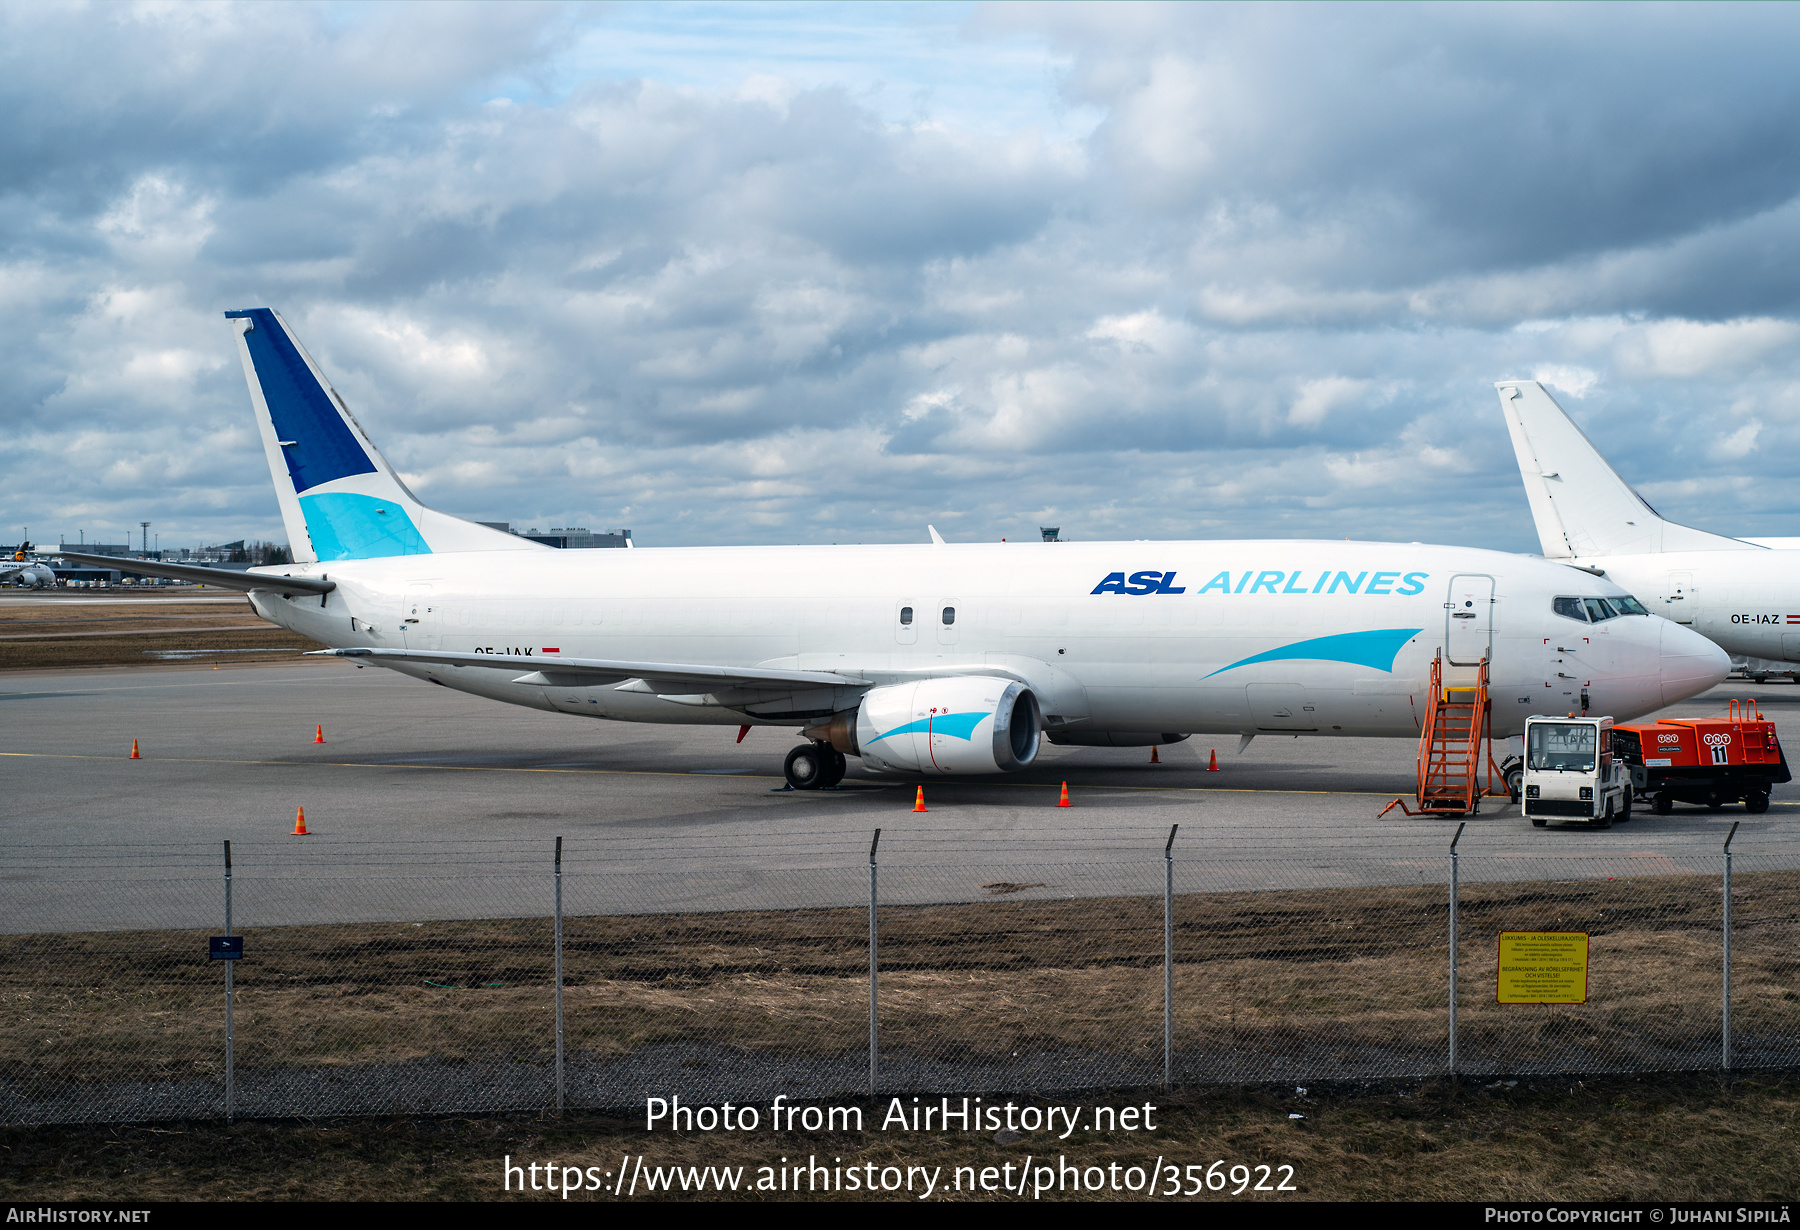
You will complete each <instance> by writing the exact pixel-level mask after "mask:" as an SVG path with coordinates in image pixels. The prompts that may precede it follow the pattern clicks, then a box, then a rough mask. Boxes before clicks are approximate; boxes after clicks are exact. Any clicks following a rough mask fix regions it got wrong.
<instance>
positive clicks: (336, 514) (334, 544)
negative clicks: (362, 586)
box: [300, 491, 431, 560]
mask: <svg viewBox="0 0 1800 1230" xmlns="http://www.w3.org/2000/svg"><path fill="white" fill-rule="evenodd" d="M300 514H301V515H302V516H303V517H305V518H306V533H307V535H308V536H309V537H310V538H311V539H312V545H313V553H314V554H315V555H317V556H318V557H319V558H320V559H322V560H334V559H379V558H380V557H382V556H386V555H430V554H431V548H430V547H429V546H427V545H426V543H425V539H424V538H423V537H422V536H421V535H420V534H419V530H418V527H417V526H415V525H414V524H413V523H412V518H411V517H409V516H407V515H406V510H405V509H403V508H401V507H400V506H399V505H398V504H396V503H395V502H394V501H393V500H378V499H376V498H375V497H374V496H370V495H356V494H353V493H351V492H343V491H340V492H326V493H324V494H321V495H303V496H301V497H300Z"/></svg>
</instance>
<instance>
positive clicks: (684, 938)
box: [0, 873, 1800, 1083]
mask: <svg viewBox="0 0 1800 1230" xmlns="http://www.w3.org/2000/svg"><path fill="white" fill-rule="evenodd" d="M1442 896H1443V894H1442V890H1441V889H1432V888H1394V889H1373V890H1371V889H1334V890H1322V891H1309V892H1287V893H1257V894H1219V895H1208V896H1191V897H1180V898H1178V899H1177V918H1176V923H1177V928H1176V936H1177V949H1176V955H1177V970H1176V1004H1177V1018H1176V1029H1177V1034H1176V1045H1177V1049H1178V1050H1179V1051H1182V1052H1186V1053H1199V1054H1203V1055H1224V1054H1238V1055H1241V1056H1252V1057H1254V1056H1262V1057H1271V1056H1281V1055H1286V1056H1302V1055H1304V1056H1308V1057H1309V1061H1310V1062H1313V1063H1314V1064H1315V1068H1316V1070H1317V1067H1316V1065H1317V1064H1318V1062H1319V1057H1320V1056H1332V1057H1334V1060H1335V1062H1337V1063H1339V1064H1340V1065H1350V1066H1349V1067H1346V1068H1342V1069H1341V1070H1344V1071H1356V1072H1375V1071H1380V1070H1382V1067H1383V1065H1382V1063H1381V1062H1380V1060H1381V1057H1382V1056H1394V1055H1402V1056H1415V1057H1416V1056H1418V1055H1437V1054H1441V1052H1442V1047H1443V1045H1444V1039H1445V1024H1444V1021H1445V1008H1446V1003H1447V988H1446V979H1445V970H1446V957H1447V946H1446V942H1445V922H1446V919H1445V907H1444V902H1443V900H1442ZM1737 902H1738V907H1737V908H1738V915H1737V917H1738V920H1739V924H1738V930H1737V939H1736V956H1735V968H1736V978H1735V984H1736V985H1735V995H1734V1019H1735V1022H1736V1029H1737V1032H1738V1034H1739V1036H1740V1037H1741V1038H1744V1039H1747V1040H1753V1039H1757V1038H1761V1039H1765V1040H1766V1039H1775V1040H1777V1041H1779V1040H1782V1039H1785V1040H1786V1042H1785V1045H1787V1046H1788V1047H1789V1049H1790V1051H1791V1052H1792V1053H1793V1054H1795V1055H1800V992H1797V987H1800V978H1797V977H1796V975H1797V973H1800V958H1797V957H1796V945H1795V940H1796V939H1797V938H1800V922H1797V920H1800V873H1761V874H1758V875H1754V876H1740V877H1739V879H1738V897H1737ZM1463 903H1464V904H1463V910H1462V934H1463V937H1464V945H1463V957H1462V967H1461V976H1462V988H1463V991H1462V995H1461V996H1460V997H1459V998H1460V1003H1461V1011H1462V1017H1461V1020H1462V1028H1461V1037H1462V1047H1463V1053H1464V1055H1465V1056H1467V1057H1469V1058H1470V1059H1471V1061H1473V1062H1475V1063H1477V1064H1479V1063H1481V1062H1482V1061H1483V1060H1484V1058H1485V1060H1486V1061H1487V1062H1489V1063H1493V1064H1498V1065H1499V1066H1500V1067H1501V1068H1503V1069H1509V1070H1530V1069H1532V1068H1534V1067H1535V1068H1540V1069H1541V1068H1544V1067H1549V1068H1557V1067H1574V1068H1577V1069H1581V1068H1589V1067H1592V1066H1594V1065H1593V1063H1592V1062H1591V1061H1590V1062H1586V1063H1583V1062H1580V1061H1579V1053H1587V1054H1591V1055H1593V1056H1597V1057H1599V1058H1600V1059H1601V1060H1605V1059H1606V1058H1607V1057H1608V1056H1612V1057H1613V1058H1614V1059H1615V1060H1616V1061H1625V1062H1627V1063H1628V1064H1630V1065H1636V1066H1644V1067H1659V1066H1660V1067H1701V1066H1705V1065H1706V1064H1709V1063H1711V1062H1713V1059H1714V1056H1715V1055H1716V1046H1717V1043H1716V1040H1715V1039H1716V1029H1717V1020H1718V1016H1717V1013H1718V1003H1719V999H1718V994H1719V961H1718V956H1719V936H1718V930H1717V928H1718V918H1717V915H1718V897H1717V892H1716V885H1712V884H1711V883H1710V882H1709V881H1705V880H1702V879H1701V878H1699V877H1649V878H1640V879H1633V880H1620V881H1616V882H1579V883H1571V884H1553V885H1544V884H1539V883H1533V884H1520V885H1484V886H1475V887H1468V888H1465V890H1464V895H1463ZM881 926H882V936H881V943H882V970H883V974H882V981H881V1002H882V1031H883V1046H884V1049H892V1050H893V1051H895V1052H905V1053H909V1054H913V1055H918V1056H924V1057H931V1058H949V1059H956V1060H964V1061H971V1062H979V1061H983V1060H987V1059H993V1058H999V1057H1004V1056H1008V1055H1011V1054H1014V1053H1024V1052H1028V1051H1030V1052H1045V1051H1063V1052H1077V1053H1088V1054H1110V1055H1115V1056H1125V1057H1132V1056H1135V1057H1140V1058H1150V1057H1155V1058H1157V1059H1160V1053H1161V1010H1162V969H1161V961H1162V926H1161V909H1160V902H1157V901H1155V900H1149V901H1146V900H1143V899H1133V898H1123V899H1121V898H1101V899H1090V900H1076V901H1020V900H997V901H982V902H978V903H974V904H967V905H947V906H932V907H894V908H884V909H883V910H882V914H881ZM1514 926H1530V927H1532V928H1534V929H1579V930H1588V931H1590V932H1591V933H1592V934H1593V937H1594V938H1593V941H1592V945H1593V958H1592V963H1593V973H1592V977H1591V992H1590V993H1591V999H1590V1002H1589V1003H1588V1004H1585V1005H1576V1006H1569V1007H1558V1008H1554V1009H1545V1008H1541V1007H1500V1006H1498V1005H1496V1004H1495V1003H1494V1002H1493V979H1494V972H1493V965H1494V961H1493V955H1494V936H1495V933H1496V932H1497V931H1498V930H1500V929H1503V928H1509V927H1514ZM565 936H566V940H565V964H564V969H565V985H566V988H567V989H566V992H565V998H566V1030H567V1039H568V1045H569V1047H570V1049H571V1051H572V1052H573V1053H575V1054H578V1055H587V1056H591V1057H607V1056H618V1055H624V1054H629V1053H633V1052H636V1051H640V1050H642V1049H645V1048H647V1047H651V1046H657V1045H666V1044H691V1045H696V1046H706V1045H713V1046H728V1047H731V1048H733V1049H736V1050H740V1051H750V1052H759V1051H760V1052H767V1053H771V1054H788V1055H795V1054H799V1055H841V1054H846V1053H849V1052H853V1051H856V1050H859V1049H860V1048H861V1047H863V1045H864V1044H865V1038H866V1028H867V1024H866V1021H867V1018H866V1010H867V981H866V979H867V969H868V964H867V962H868V954H867V950H866V938H867V918H866V915H865V914H864V913H863V912H862V911H860V910H856V909H836V910H794V911H780V912H742V913H723V914H689V915H659V916H640V917H594V918H585V917H584V918H574V919H569V920H568V921H567V923H566V926H565ZM246 951H247V953H248V958H247V959H246V960H245V961H243V962H242V963H241V964H240V965H239V967H238V969H237V987H238V998H237V1004H236V1018H237V1048H238V1051H237V1053H238V1060H239V1063H240V1064H241V1065H243V1066H244V1067H246V1068H256V1067H295V1066H298V1067H314V1068H329V1067H345V1066H355V1065H365V1064H373V1063H388V1062H395V1061H405V1060H415V1059H424V1058H428V1057H436V1058H440V1059H447V1060H458V1059H477V1058H480V1059H495V1058H521V1059H523V1058H535V1057H541V1056H543V1055H546V1054H548V1053H550V1052H551V1050H552V1049H553V1047H554V1033H553V1016H552V997H551V985H552V956H551V923H550V921H549V920H547V919H511V920H493V921H478V922H434V923H430V924H425V925H417V924H404V923H383V924H368V925H356V926H322V927H284V928H270V929H261V930H251V931H248V932H247V933H246ZM204 953H205V937H204V936H203V935H201V934H199V933H179V932H137V933H128V932H120V933H103V934H74V935H33V936H7V937H0V1056H3V1057H4V1058H3V1059H0V1075H4V1076H5V1077H6V1078H8V1079H12V1080H23V1081H31V1082H48V1083H55V1082H63V1081H77V1082H87V1081H104V1080H114V1079H122V1078H132V1077H135V1078H143V1077H151V1078H166V1077H170V1076H174V1075H178V1074H182V1073H195V1072H213V1071H216V1070H217V1068H218V1052H219V1038H220V1036H221V1033H222V1025H223V1022H222V1016H223V997H222V995H221V994H220V991H221V987H222V977H223V975H222V971H221V968H220V966H218V965H217V964H213V963H210V962H208V961H207V960H205V957H204ZM1571 1048H1573V1049H1571ZM1571 1055H1575V1056H1577V1057H1576V1058H1573V1059H1570V1058H1567V1057H1568V1056H1571ZM1690 1058H1691V1062H1690V1061H1689V1060H1690ZM1246 1062H1249V1061H1246ZM1762 1062H1765V1063H1766V1062H1769V1060H1768V1059H1767V1058H1766V1057H1765V1058H1764V1059H1763V1060H1762ZM1785 1062H1791V1060H1787V1061H1785ZM1412 1066H1416V1060H1415V1061H1414V1063H1413V1065H1412ZM1324 1067H1325V1070H1339V1069H1333V1068H1331V1066H1330V1065H1325V1066H1324ZM1258 1070H1260V1069H1257V1068H1256V1067H1255V1066H1254V1065H1252V1066H1250V1067H1247V1068H1242V1069H1232V1068H1231V1067H1230V1066H1229V1065H1226V1066H1225V1067H1223V1068H1220V1069H1219V1076H1220V1077H1221V1078H1230V1077H1231V1076H1232V1074H1233V1072H1234V1071H1237V1072H1239V1073H1245V1072H1254V1071H1258ZM1388 1070H1395V1069H1393V1068H1392V1067H1391V1065H1390V1066H1389V1067H1388ZM1399 1070H1406V1069H1404V1068H1402V1069H1399Z"/></svg>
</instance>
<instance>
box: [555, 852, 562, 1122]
mask: <svg viewBox="0 0 1800 1230" xmlns="http://www.w3.org/2000/svg"><path fill="white" fill-rule="evenodd" d="M562 922H563V919H562V838H560V837H558V838H557V839H556V1113H557V1114H559V1115H560V1114H562V1112H563V994H562V991H563V926H562Z"/></svg>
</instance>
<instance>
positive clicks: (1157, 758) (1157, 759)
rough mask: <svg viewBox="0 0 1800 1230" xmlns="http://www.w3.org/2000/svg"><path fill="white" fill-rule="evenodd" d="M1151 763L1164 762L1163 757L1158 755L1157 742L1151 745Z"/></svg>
mask: <svg viewBox="0 0 1800 1230" xmlns="http://www.w3.org/2000/svg"><path fill="white" fill-rule="evenodd" d="M1150 763H1151V764H1161V763H1162V757H1161V756H1158V755H1157V754H1156V744H1154V743H1152V744H1151V745H1150Z"/></svg>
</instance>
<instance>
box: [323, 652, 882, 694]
mask: <svg viewBox="0 0 1800 1230" xmlns="http://www.w3.org/2000/svg"><path fill="white" fill-rule="evenodd" d="M309 656H311V657H327V658H354V659H360V660H365V661H370V662H373V663H375V664H376V665H378V666H397V665H402V664H418V665H427V666H480V667H488V668H499V669H502V670H506V669H512V670H520V671H523V672H526V673H525V675H524V676H523V677H522V678H520V679H519V680H518V682H520V683H530V684H536V685H538V686H540V687H582V688H593V687H604V686H605V685H607V684H611V683H620V682H623V681H625V680H628V679H642V680H644V681H645V683H646V684H647V685H648V687H649V690H652V691H655V692H657V693H659V694H660V693H674V694H685V695H694V694H701V693H706V692H717V691H722V690H724V689H726V688H751V689H755V690H758V691H789V690H792V689H793V687H794V686H795V685H796V684H799V685H803V686H809V687H845V686H849V687H856V686H859V683H860V681H858V680H854V679H846V678H845V677H844V676H843V675H837V674H831V673H828V672H826V671H801V670H783V669H779V668H774V669H771V668H767V667H759V666H710V665H706V664H696V663H679V662H615V661H609V660H606V659H602V658H564V657H557V658H540V657H536V656H532V657H526V656H524V655H523V654H498V653H459V652H455V651H451V650H432V649H321V650H316V651H314V652H313V653H312V654H311V655H309Z"/></svg>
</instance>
